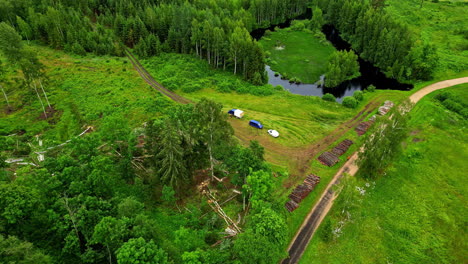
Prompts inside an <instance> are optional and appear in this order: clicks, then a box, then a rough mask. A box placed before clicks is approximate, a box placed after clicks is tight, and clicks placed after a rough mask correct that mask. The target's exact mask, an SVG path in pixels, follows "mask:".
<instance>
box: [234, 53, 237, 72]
mask: <svg viewBox="0 0 468 264" xmlns="http://www.w3.org/2000/svg"><path fill="white" fill-rule="evenodd" d="M236 73H237V56H234V75H236Z"/></svg>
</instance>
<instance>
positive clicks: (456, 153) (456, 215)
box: [300, 84, 468, 263]
mask: <svg viewBox="0 0 468 264" xmlns="http://www.w3.org/2000/svg"><path fill="white" fill-rule="evenodd" d="M466 89H468V85H467V84H464V85H459V86H455V87H453V88H448V89H445V90H444V91H446V90H448V91H451V92H453V93H455V94H456V95H457V96H458V97H460V98H462V99H463V101H464V102H466V100H467V99H468V96H467V94H466ZM440 92H442V91H436V92H434V93H432V94H430V95H428V96H426V97H425V98H423V99H422V100H421V101H420V102H419V103H418V104H417V105H416V106H415V108H414V109H413V110H412V112H411V114H410V115H411V116H410V117H411V119H410V135H409V137H408V138H407V140H406V142H404V147H405V149H404V152H403V153H402V154H401V156H400V157H399V158H398V160H396V161H395V162H394V164H393V165H392V166H391V167H390V168H388V169H387V171H386V173H385V175H384V176H382V177H381V178H379V179H377V180H376V181H375V182H372V181H371V182H366V181H364V180H362V179H360V178H354V177H353V178H348V179H347V180H346V182H345V186H347V187H344V189H343V190H342V193H341V195H340V196H339V197H338V199H337V200H336V202H335V204H334V206H333V208H332V210H331V212H330V214H329V215H328V216H327V217H326V218H325V220H324V222H323V224H322V225H321V226H320V228H319V230H318V231H317V233H316V235H315V236H314V238H313V239H312V240H311V242H310V244H309V246H308V248H307V250H306V251H305V253H304V255H303V257H302V260H301V262H300V263H466V262H467V257H466V256H467V253H468V252H467V244H466V239H465V238H466V229H465V226H466V202H467V201H466V195H467V191H468V189H467V184H466V178H465V172H466V171H467V170H468V166H467V163H466V162H465V161H466V160H467V158H468V148H467V144H466V142H467V140H468V137H467V133H466V125H467V120H466V119H463V118H462V117H461V116H460V115H458V114H456V113H454V112H452V111H450V110H448V109H446V108H445V107H444V106H442V105H441V104H440V103H439V102H438V101H435V99H434V96H435V95H436V94H438V93H440ZM356 187H361V188H363V189H365V194H364V195H361V194H359V192H358V191H357V190H356Z"/></svg>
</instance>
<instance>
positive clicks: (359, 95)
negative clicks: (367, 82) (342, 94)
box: [353, 91, 364, 102]
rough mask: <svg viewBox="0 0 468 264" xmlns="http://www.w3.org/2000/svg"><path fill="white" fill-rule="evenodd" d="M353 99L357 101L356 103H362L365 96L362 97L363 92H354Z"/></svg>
mask: <svg viewBox="0 0 468 264" xmlns="http://www.w3.org/2000/svg"><path fill="white" fill-rule="evenodd" d="M353 97H354V99H356V101H358V102H360V101H362V100H363V99H364V96H363V95H362V92H361V91H354V93H353Z"/></svg>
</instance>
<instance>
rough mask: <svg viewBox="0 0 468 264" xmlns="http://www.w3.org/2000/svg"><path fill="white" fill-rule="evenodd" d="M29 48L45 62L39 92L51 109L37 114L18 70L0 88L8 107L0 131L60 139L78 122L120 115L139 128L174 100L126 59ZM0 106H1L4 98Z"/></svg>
mask: <svg viewBox="0 0 468 264" xmlns="http://www.w3.org/2000/svg"><path fill="white" fill-rule="evenodd" d="M34 50H35V51H37V54H38V57H39V59H40V60H41V62H42V63H44V64H45V66H46V74H47V77H48V79H49V80H48V81H47V82H46V83H45V90H46V92H47V94H48V97H49V101H50V102H51V105H52V107H53V108H54V109H55V111H56V112H55V114H54V117H53V118H50V119H48V120H44V119H41V118H40V116H41V114H42V108H41V105H40V103H39V100H38V99H37V97H36V95H35V94H34V93H33V91H30V90H28V89H27V88H25V87H24V85H22V83H21V80H19V79H20V77H21V75H20V74H18V75H17V76H15V77H12V78H11V81H10V84H9V85H7V86H4V88H5V90H6V92H7V94H8V95H9V101H10V104H11V105H12V106H13V110H14V111H13V112H11V113H8V112H6V111H1V112H0V134H3V135H7V134H11V133H17V132H19V131H23V132H25V133H26V135H29V136H32V135H36V134H40V133H41V134H45V136H46V139H48V140H50V141H59V142H60V141H64V140H66V139H69V138H71V137H73V136H75V135H77V134H79V133H80V132H81V131H82V130H83V126H86V125H94V126H96V125H99V120H100V119H102V118H107V117H109V116H122V117H124V118H125V119H126V120H128V122H129V123H130V125H132V126H139V125H141V124H142V123H143V122H145V121H147V120H148V119H149V118H150V117H151V116H156V115H160V114H161V113H162V112H164V111H165V108H167V107H168V106H171V105H173V104H174V103H173V102H171V101H170V100H169V99H168V98H166V97H165V96H163V95H161V94H160V93H158V92H155V91H154V90H152V88H151V87H149V86H148V85H147V84H146V83H145V82H144V80H143V79H141V78H140V76H139V75H138V73H137V72H136V71H135V70H134V69H133V66H132V65H131V63H130V62H128V60H127V58H119V57H94V56H86V57H79V56H76V57H74V56H70V55H68V54H66V53H64V52H61V51H56V50H52V49H49V48H46V47H40V46H34ZM11 76H14V75H11ZM44 103H45V101H44ZM0 107H1V108H2V109H6V103H5V101H4V100H1V101H0ZM46 131H48V133H45V132H46Z"/></svg>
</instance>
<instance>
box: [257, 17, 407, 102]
mask: <svg viewBox="0 0 468 264" xmlns="http://www.w3.org/2000/svg"><path fill="white" fill-rule="evenodd" d="M310 17H311V12H310V9H309V10H308V11H307V13H305V14H304V15H301V16H299V17H297V18H296V19H305V18H310ZM290 25H291V20H288V21H286V22H285V23H281V24H278V25H273V26H271V27H269V28H264V29H256V30H254V31H252V32H251V35H252V37H254V38H255V39H257V40H259V39H261V38H262V37H263V35H264V33H265V31H266V30H271V31H272V30H274V28H275V27H276V26H277V27H279V28H286V27H289V26H290ZM322 32H323V33H324V34H325V36H326V37H327V39H328V41H330V42H331V43H332V44H333V46H334V47H335V48H336V49H337V50H350V49H351V45H350V44H349V43H347V42H346V41H344V40H343V39H342V38H341V37H340V34H339V32H338V31H337V30H336V29H335V28H334V27H333V26H332V25H325V26H324V27H323V30H322ZM358 55H359V54H358ZM358 62H359V68H360V72H361V76H360V77H358V78H355V79H352V80H350V81H346V82H344V83H342V84H340V85H339V86H338V87H335V88H326V87H323V86H321V85H319V82H318V83H316V84H295V83H289V81H288V80H282V79H281V77H280V76H277V77H275V75H274V74H275V72H274V71H273V70H271V69H270V66H268V65H267V66H266V68H265V70H266V71H267V73H268V83H269V84H271V85H274V86H276V85H281V86H283V87H284V88H285V89H286V90H288V91H290V92H291V93H294V94H300V95H313V96H322V95H323V94H325V93H331V94H333V95H334V96H335V97H336V98H337V101H338V102H341V101H342V100H343V98H344V97H345V96H351V95H353V93H354V91H357V90H363V89H365V88H366V87H367V86H369V85H371V84H373V85H375V87H376V88H377V89H392V90H410V89H412V88H413V86H412V85H411V84H404V83H400V82H398V81H397V80H395V79H392V78H388V77H386V76H385V75H384V74H383V73H382V72H381V71H380V69H379V68H377V67H375V66H373V65H372V64H371V63H370V62H368V61H365V60H363V59H362V58H360V57H359V60H358ZM317 81H319V80H317Z"/></svg>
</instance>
